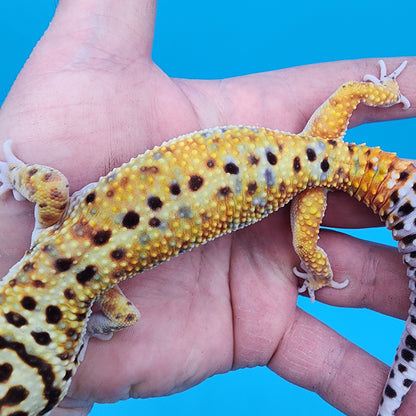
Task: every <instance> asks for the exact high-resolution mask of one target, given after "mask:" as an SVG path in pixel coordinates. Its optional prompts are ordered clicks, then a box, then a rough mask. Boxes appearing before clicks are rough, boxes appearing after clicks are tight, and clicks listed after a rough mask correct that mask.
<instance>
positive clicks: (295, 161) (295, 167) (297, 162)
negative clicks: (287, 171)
mask: <svg viewBox="0 0 416 416" xmlns="http://www.w3.org/2000/svg"><path fill="white" fill-rule="evenodd" d="M301 169H302V166H301V164H300V158H299V156H296V157H295V158H294V159H293V170H294V171H295V172H296V173H297V172H299V171H300V170H301Z"/></svg>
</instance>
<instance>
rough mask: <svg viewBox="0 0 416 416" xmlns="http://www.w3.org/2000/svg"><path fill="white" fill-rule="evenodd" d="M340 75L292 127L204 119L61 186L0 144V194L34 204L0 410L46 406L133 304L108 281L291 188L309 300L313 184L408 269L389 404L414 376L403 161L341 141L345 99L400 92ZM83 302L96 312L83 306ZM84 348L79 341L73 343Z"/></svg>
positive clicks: (8, 322) (313, 261)
mask: <svg viewBox="0 0 416 416" xmlns="http://www.w3.org/2000/svg"><path fill="white" fill-rule="evenodd" d="M380 65H381V77H380V79H378V78H375V77H374V76H367V77H366V79H365V80H366V82H356V81H352V82H348V83H346V84H344V85H342V86H341V87H340V88H339V89H338V90H337V91H336V92H335V93H334V94H333V95H332V96H331V97H330V98H329V99H328V100H327V101H326V102H325V103H324V104H323V105H322V106H321V107H320V108H319V109H318V110H317V111H316V112H315V113H314V114H313V115H312V117H311V119H310V121H309V122H308V124H307V126H306V127H305V129H304V131H303V132H302V133H301V134H298V135H296V134H289V133H283V132H280V131H277V130H269V129H266V128H260V127H244V126H230V127H215V128H212V129H207V130H203V131H200V132H195V133H192V134H189V135H186V136H182V137H179V138H176V139H173V140H170V141H168V142H165V143H164V144H162V145H161V146H159V147H156V148H154V149H153V150H149V151H147V152H146V153H144V154H143V155H140V156H138V157H137V158H135V159H132V160H131V161H130V162H129V163H126V164H124V165H123V166H121V167H120V168H118V169H115V170H113V171H112V172H111V173H109V174H108V175H107V176H105V177H103V178H101V179H100V180H99V181H98V182H97V183H95V184H91V185H88V186H87V187H85V188H84V189H83V190H81V191H78V192H76V193H75V194H74V195H72V197H71V198H69V197H68V185H67V181H66V179H65V178H64V177H63V176H62V175H61V174H60V173H59V172H57V171H55V170H53V169H50V168H46V167H43V166H38V165H26V164H24V163H23V162H21V161H20V160H19V159H17V158H16V157H15V156H14V155H13V154H12V152H11V149H10V143H6V144H5V156H6V159H7V162H3V163H1V165H0V168H1V173H0V180H1V182H2V186H1V187H0V193H1V192H6V191H7V190H9V189H11V190H13V193H14V195H15V197H19V198H20V197H21V196H23V197H24V198H27V199H29V200H31V201H32V202H34V203H35V204H36V205H35V217H36V227H35V231H34V233H33V236H32V244H31V247H30V249H29V250H28V251H27V252H26V254H25V256H24V257H23V258H22V260H21V261H20V262H18V263H17V264H16V265H15V266H13V267H12V268H11V269H10V271H9V273H8V274H7V275H6V276H5V277H4V279H3V281H2V283H1V286H0V415H2V416H5V415H8V416H35V415H44V414H47V413H49V412H50V411H51V410H52V409H53V408H54V407H55V406H57V404H58V403H59V401H60V400H61V399H62V398H63V396H64V395H65V393H66V391H67V388H68V385H69V382H70V380H71V377H72V376H73V374H74V372H75V370H76V368H77V366H78V364H79V360H80V357H79V355H80V353H81V350H82V346H83V344H84V343H85V341H86V337H88V336H98V337H100V338H103V339H105V338H109V337H111V335H112V333H113V332H114V331H116V330H118V329H121V328H123V327H126V326H129V325H132V324H134V323H135V322H136V321H137V320H138V318H139V313H138V311H137V309H136V308H135V306H134V305H132V304H131V302H129V301H128V300H127V299H126V298H125V297H124V295H123V294H122V293H121V291H120V290H119V289H118V287H117V286H116V285H117V283H118V282H120V281H121V280H123V279H125V278H126V277H129V276H133V275H135V274H137V273H140V272H143V271H145V270H148V269H150V268H152V267H154V266H156V265H158V264H159V263H161V262H163V261H166V260H168V259H170V258H172V257H173V256H176V255H178V254H180V253H182V252H183V251H186V250H189V249H191V248H192V247H195V246H197V245H200V244H203V243H205V242H207V241H209V240H211V239H213V238H216V237H218V236H221V235H223V234H225V233H229V232H232V231H234V230H237V229H239V228H242V227H245V226H247V225H249V224H252V223H254V222H256V221H258V220H260V219H262V218H264V217H265V216H267V215H268V214H270V213H272V212H274V211H276V210H278V209H279V208H280V207H282V206H284V205H285V204H287V203H288V202H289V201H291V200H292V199H293V203H292V207H291V209H292V212H291V221H292V229H293V244H294V248H295V250H296V252H297V253H298V255H299V257H300V260H301V267H302V269H303V270H302V271H299V270H297V269H295V270H294V272H295V274H296V275H297V276H299V277H301V278H303V279H305V284H304V285H303V287H302V288H301V290H308V291H309V293H310V295H311V297H313V293H314V291H315V290H317V289H319V288H320V287H323V286H330V287H334V288H342V287H344V286H345V285H346V284H347V283H348V282H346V281H345V282H338V283H337V282H335V281H334V280H333V275H332V271H331V267H330V265H329V262H328V259H327V256H326V254H325V252H324V251H323V250H322V249H321V248H320V247H318V246H317V241H318V230H319V225H320V223H321V219H322V216H323V213H324V210H325V205H326V202H325V200H326V189H339V190H342V191H344V192H347V193H348V194H350V195H351V196H353V197H355V198H357V199H358V200H360V201H363V203H365V204H366V205H368V206H369V207H371V208H372V209H373V210H374V211H375V212H376V213H378V214H379V215H380V217H381V218H382V219H383V220H385V221H386V224H387V227H388V228H390V229H392V230H393V236H394V237H395V238H396V239H397V240H398V241H399V249H400V251H402V252H403V254H404V260H405V262H406V264H407V265H408V276H409V277H410V279H411V289H412V296H411V301H412V302H411V303H412V306H411V309H410V318H409V319H408V321H407V324H406V331H405V333H404V335H403V337H402V343H401V344H400V346H399V349H398V353H397V357H396V360H395V363H394V367H393V369H392V371H391V375H390V378H389V380H388V383H387V385H386V388H385V391H384V394H383V398H382V404H381V407H380V410H379V415H382V416H387V415H393V414H394V412H395V410H396V409H397V408H398V407H399V406H400V402H401V399H402V397H403V396H404V394H405V393H406V392H407V390H408V388H409V387H410V385H411V384H412V382H413V381H414V380H415V378H416V357H415V354H416V306H415V305H416V301H415V297H416V295H415V294H416V288H415V281H416V277H415V276H416V274H415V271H416V247H415V244H414V241H416V226H415V224H414V219H415V218H416V209H415V208H416V167H415V166H414V165H413V163H412V162H411V161H406V160H402V159H399V158H397V157H396V156H395V155H394V154H392V153H386V152H383V151H381V150H380V149H378V148H369V147H366V146H364V145H355V144H348V143H344V142H343V140H342V138H343V136H344V134H345V131H346V129H347V125H348V122H349V119H350V116H351V113H352V112H353V110H354V109H355V108H356V107H357V105H358V104H359V103H364V104H365V105H370V106H391V105H394V104H398V103H402V104H403V106H404V107H408V106H409V102H408V101H407V100H406V98H405V97H403V96H402V95H401V94H400V92H399V88H398V85H397V82H396V78H397V76H398V75H399V74H400V72H401V71H402V70H403V68H404V66H405V63H404V64H402V65H401V66H400V67H399V68H398V69H397V70H396V71H394V72H393V73H392V74H390V75H387V72H386V69H385V66H384V63H383V62H382V61H381V63H380ZM94 302H96V303H98V305H99V306H100V307H101V310H102V313H100V314H93V315H90V312H91V306H92V304H93V303H94ZM84 349H85V348H84Z"/></svg>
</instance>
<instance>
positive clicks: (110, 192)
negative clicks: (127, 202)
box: [106, 189, 114, 198]
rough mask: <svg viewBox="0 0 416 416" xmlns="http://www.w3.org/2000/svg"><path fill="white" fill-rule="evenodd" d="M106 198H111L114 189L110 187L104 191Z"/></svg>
mask: <svg viewBox="0 0 416 416" xmlns="http://www.w3.org/2000/svg"><path fill="white" fill-rule="evenodd" d="M106 195H107V197H108V198H112V197H113V196H114V191H113V190H112V189H110V190H108V191H107V193H106Z"/></svg>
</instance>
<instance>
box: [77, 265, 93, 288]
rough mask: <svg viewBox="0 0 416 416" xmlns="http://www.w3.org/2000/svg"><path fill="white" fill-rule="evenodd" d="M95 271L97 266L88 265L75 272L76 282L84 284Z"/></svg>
mask: <svg viewBox="0 0 416 416" xmlns="http://www.w3.org/2000/svg"><path fill="white" fill-rule="evenodd" d="M96 272H97V268H96V267H95V266H92V265H89V266H87V267H86V268H85V269H84V270H82V271H81V272H79V273H77V276H76V277H77V282H78V283H80V284H81V285H85V284H86V283H87V282H89V281H90V280H91V279H92V278H93V277H94V275H95V273H96Z"/></svg>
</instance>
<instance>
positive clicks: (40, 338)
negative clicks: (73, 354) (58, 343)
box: [30, 331, 52, 345]
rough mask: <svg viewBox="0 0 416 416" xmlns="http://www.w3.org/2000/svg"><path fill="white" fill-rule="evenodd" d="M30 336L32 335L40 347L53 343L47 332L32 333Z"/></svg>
mask: <svg viewBox="0 0 416 416" xmlns="http://www.w3.org/2000/svg"><path fill="white" fill-rule="evenodd" d="M30 335H32V337H33V339H34V340H35V342H36V343H37V344H39V345H49V344H50V343H51V342H52V340H51V337H50V335H49V334H48V333H47V332H35V331H32V332H31V333H30Z"/></svg>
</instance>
